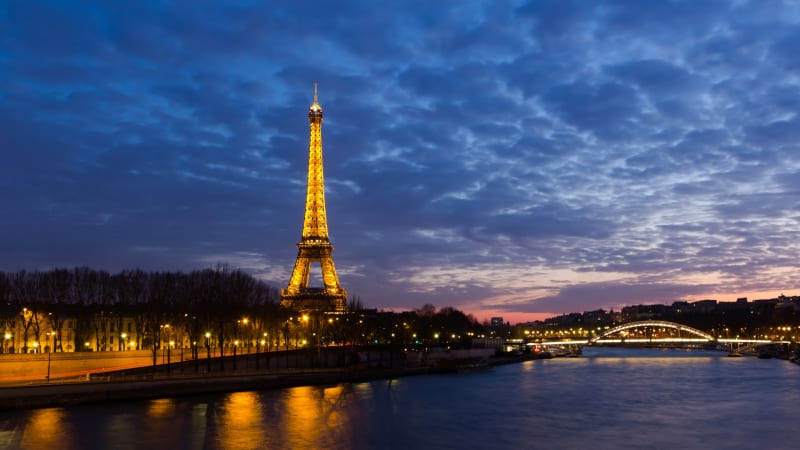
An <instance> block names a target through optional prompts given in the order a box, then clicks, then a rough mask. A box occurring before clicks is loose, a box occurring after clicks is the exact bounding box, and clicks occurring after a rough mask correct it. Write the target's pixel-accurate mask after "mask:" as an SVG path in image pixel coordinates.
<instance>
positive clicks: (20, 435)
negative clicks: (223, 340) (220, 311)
mask: <svg viewBox="0 0 800 450" xmlns="http://www.w3.org/2000/svg"><path fill="white" fill-rule="evenodd" d="M799 408H800V366H798V365H796V364H793V363H790V362H787V361H782V360H777V359H770V360H762V359H756V358H749V357H745V358H728V357H727V356H726V354H725V353H722V352H712V351H699V350H693V351H688V350H658V349H618V348H587V349H586V350H585V351H584V354H583V355H582V356H581V357H580V358H557V359H551V360H537V361H528V362H524V363H520V364H511V365H506V366H498V367H494V368H491V369H488V370H481V371H476V372H469V373H453V374H446V375H422V376H413V377H405V378H399V379H394V380H382V381H373V382H368V383H358V384H344V385H337V386H327V387H298V388H291V389H282V390H274V391H262V392H238V393H229V394H218V395H203V396H198V397H181V398H165V399H158V400H144V401H130V402H119V403H109V404H96V405H82V406H74V407H68V408H45V409H37V410H30V411H10V412H9V411H6V412H2V413H0V448H4V449H14V448H25V449H28V448H30V449H39V448H41V449H48V450H55V449H84V448H98V449H100V448H102V449H142V448H146V449H160V448H169V449H216V448H224V449H255V448H259V449H260V448H276V449H289V448H319V449H337V448H343V449H349V448H353V449H394V448H396V449H413V450H418V449H427V448H459V449H471V448H545V449H554V448H558V449H572V448H593V449H602V448H609V449H611V448H614V449H624V448H648V449H652V448H663V449H672V448H675V449H693V448H725V449H752V448H763V449H784V448H785V449H790V448H791V449H796V448H798V443H799V442H800V434H799V433H800V428H799V427H798V426H797V414H798V412H800V409H799Z"/></svg>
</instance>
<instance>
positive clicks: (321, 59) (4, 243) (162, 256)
mask: <svg viewBox="0 0 800 450" xmlns="http://www.w3.org/2000/svg"><path fill="white" fill-rule="evenodd" d="M122 4H126V5H129V6H126V7H121V6H120V5H122ZM798 49H800V7H798V4H797V3H796V2H790V1H785V2H780V1H750V2H748V1H728V0H724V1H672V2H670V1H658V2H642V1H639V0H630V1H567V0H552V1H535V0H534V1H529V2H526V1H502V0H501V1H485V2H480V1H470V2H432V1H428V0H419V1H397V2H395V1H391V2H390V1H386V2H377V1H374V0H364V1H317V2H303V1H291V0H290V1H242V2H232V1H220V2H205V1H196V0H192V1H177V2H158V1H151V2H69V1H56V2H47V1H41V2H31V1H26V0H21V1H11V2H4V3H3V5H2V6H0V152H2V153H1V155H2V159H1V161H2V163H0V187H1V188H2V191H3V195H2V196H0V270H5V271H16V270H19V269H26V270H35V269H40V270H45V269H49V268H53V267H72V266H76V265H88V266H90V267H93V268H97V269H105V270H109V271H118V270H121V269H125V268H134V267H140V268H142V269H146V270H185V271H189V270H193V269H203V268H207V267H211V266H214V265H216V264H218V263H225V264H228V266H229V267H231V268H241V269H243V270H246V271H248V272H251V273H253V274H255V275H256V276H258V277H260V278H262V279H264V280H265V281H267V282H269V283H270V284H272V285H274V286H275V287H279V288H280V287H285V286H286V285H287V283H288V279H289V274H290V272H291V269H292V266H293V264H294V260H295V257H296V255H297V249H296V247H295V244H296V243H297V241H298V240H299V239H300V233H301V228H302V219H303V208H304V201H305V181H306V169H307V157H308V119H307V114H308V107H309V105H310V104H311V102H312V100H313V83H314V82H318V83H319V96H320V104H321V105H322V107H323V109H324V113H325V122H324V125H323V147H324V160H325V176H326V200H327V206H328V220H329V230H330V233H331V241H332V243H333V244H334V245H335V247H336V249H335V250H334V253H333V256H334V261H335V263H336V267H337V271H338V273H339V277H340V281H341V283H342V285H343V287H345V288H346V289H347V290H348V292H349V294H351V295H355V296H358V297H360V298H361V300H362V302H363V303H365V304H367V305H368V306H371V307H377V308H384V309H394V310H406V309H410V308H415V307H420V306H422V305H423V304H426V303H432V304H434V305H436V306H437V307H443V306H455V307H457V308H459V309H463V310H465V311H467V312H471V313H473V314H475V315H476V316H477V317H478V318H481V319H482V318H486V317H489V316H493V315H502V316H504V317H505V318H507V319H510V320H511V321H512V322H514V321H518V320H525V319H533V318H541V317H546V316H550V315H554V314H562V313H568V312H581V311H585V310H592V309H597V308H605V309H608V308H612V307H613V308H615V309H616V308H619V307H621V306H623V305H626V304H637V303H672V302H673V301H676V300H699V299H705V298H714V299H717V300H720V301H732V300H735V299H736V298H737V297H742V296H747V297H749V298H750V299H755V298H770V297H775V296H777V295H779V294H780V293H785V294H787V295H791V294H800V289H798V288H800V281H798V277H797V275H798V270H797V262H798V255H800V241H798V239H797V238H798V236H799V235H800V196H798V191H800V116H798V112H799V111H800V56H798V55H800V53H798V51H800V50H798ZM317 278H319V277H317ZM319 284H321V282H320V283H319Z"/></svg>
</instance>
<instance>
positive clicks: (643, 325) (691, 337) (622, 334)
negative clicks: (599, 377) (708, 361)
mask: <svg viewBox="0 0 800 450" xmlns="http://www.w3.org/2000/svg"><path fill="white" fill-rule="evenodd" d="M714 343H716V344H724V345H725V346H726V347H728V348H730V349H733V348H735V347H737V346H738V347H754V346H758V345H764V344H786V343H789V341H773V340H769V339H739V338H736V339H723V338H715V337H714V336H712V335H710V334H708V333H706V332H704V331H701V330H698V329H697V328H692V327H690V326H688V325H683V324H680V323H675V322H668V321H666V320H642V321H638V322H628V323H624V324H622V325H619V326H616V327H614V328H610V329H608V330H606V331H604V332H603V333H602V334H599V335H597V336H595V337H593V338H591V339H589V340H564V341H557V342H554V341H543V342H541V343H539V345H543V346H548V347H559V346H560V347H568V348H569V347H582V346H584V345H603V344H610V345H614V344H626V345H627V344H633V345H643V346H653V345H665V346H674V345H702V344H714Z"/></svg>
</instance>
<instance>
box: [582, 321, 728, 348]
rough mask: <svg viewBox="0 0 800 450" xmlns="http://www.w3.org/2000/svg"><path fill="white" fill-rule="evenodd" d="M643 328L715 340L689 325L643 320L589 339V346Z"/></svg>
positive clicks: (625, 324) (617, 327)
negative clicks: (658, 328) (661, 329)
mask: <svg viewBox="0 0 800 450" xmlns="http://www.w3.org/2000/svg"><path fill="white" fill-rule="evenodd" d="M642 327H660V328H671V329H673V330H678V331H679V332H681V331H683V332H686V333H689V334H691V335H694V336H697V337H698V338H702V339H706V340H708V341H714V340H715V338H714V336H711V335H710V334H708V333H705V332H703V331H700V330H698V329H697V328H692V327H690V326H687V325H681V324H679V323H675V322H668V321H666V320H642V321H638V322H628V323H624V324H622V325H619V326H616V327H614V328H611V329H609V330H606V331H605V332H603V333H602V334H600V335H597V336H595V337H593V338H591V339H589V344H593V343H595V342H598V341H600V340H602V339H603V338H606V337H608V336H611V335H613V334H615V333H618V332H620V331H625V330H628V329H631V328H642Z"/></svg>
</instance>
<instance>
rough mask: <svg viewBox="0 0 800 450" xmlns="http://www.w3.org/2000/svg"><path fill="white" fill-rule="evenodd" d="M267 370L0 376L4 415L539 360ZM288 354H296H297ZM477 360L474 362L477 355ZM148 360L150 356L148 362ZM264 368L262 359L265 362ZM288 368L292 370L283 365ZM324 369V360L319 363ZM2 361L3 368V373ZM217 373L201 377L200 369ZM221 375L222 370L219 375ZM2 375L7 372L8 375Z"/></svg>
mask: <svg viewBox="0 0 800 450" xmlns="http://www.w3.org/2000/svg"><path fill="white" fill-rule="evenodd" d="M272 353H273V354H272V355H267V356H269V357H270V358H271V359H270V362H269V363H267V364H269V365H264V367H263V368H261V369H254V368H253V366H254V363H253V362H254V361H255V359H256V358H258V357H259V356H261V357H262V358H263V357H264V354H260V355H259V354H249V355H239V356H238V364H239V367H240V368H239V369H233V370H231V365H234V367H235V364H236V361H237V360H236V359H235V358H234V357H232V356H226V357H225V358H224V360H223V359H222V358H219V357H216V358H210V359H207V360H191V361H183V362H178V363H171V364H157V365H155V366H153V365H149V366H147V365H140V366H138V367H125V368H120V367H114V368H112V369H111V370H107V369H105V368H100V369H90V370H88V371H84V372H78V373H75V372H60V373H54V374H53V376H51V377H50V378H49V379H46V378H43V377H42V376H41V375H35V376H33V379H30V378H31V377H23V378H27V379H20V377H3V376H2V375H0V410H4V409H5V410H8V409H34V408H46V407H60V406H69V405H76V404H83V403H99V402H108V401H126V400H136V399H153V398H161V397H175V396H187V395H195V394H207V393H214V392H235V391H246V390H267V389H281V388H289V387H296V386H319V385H333V384H340V383H359V382H366V381H371V380H378V379H391V378H397V377H406V376H413V375H422V374H435V373H446V372H454V371H463V370H476V369H481V368H488V367H492V366H495V365H501V364H510V363H516V362H521V361H526V360H530V359H535V358H536V357H537V356H536V355H534V354H525V355H501V356H494V355H493V354H492V355H489V354H488V353H487V352H479V353H478V354H476V352H472V353H471V354H470V353H467V354H464V355H462V354H460V353H459V352H457V351H456V352H452V353H447V354H445V355H447V357H440V358H436V359H433V358H432V359H431V360H429V361H424V362H423V363H419V361H420V359H419V357H418V356H416V355H415V356H414V357H413V358H409V357H408V356H405V355H404V356H402V359H401V358H400V355H399V354H397V353H393V354H386V353H384V354H382V355H378V354H377V353H376V352H371V353H370V352H360V353H361V355H362V357H363V356H365V355H366V358H364V359H365V360H361V361H359V362H356V363H353V364H349V365H346V366H344V367H311V365H312V364H309V362H310V361H307V360H304V356H307V353H305V354H304V353H303V352H302V351H288V352H272ZM291 353H295V354H294V355H292V354H291ZM476 355H477V356H476ZM149 358H151V357H149ZM262 361H263V360H262ZM115 362H118V361H113V360H112V361H110V362H109V361H108V360H102V359H99V358H98V359H96V361H95V365H97V364H100V365H103V367H113V364H114V363H115ZM281 362H285V363H286V366H287V367H276V366H280V363H281ZM317 362H319V360H317ZM4 363H5V362H4V361H0V366H2V365H3V364H4ZM200 368H202V369H203V370H206V369H208V368H213V369H215V370H212V371H205V372H201V371H200V370H199V369H200ZM216 369H219V370H216ZM4 373H5V372H4Z"/></svg>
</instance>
